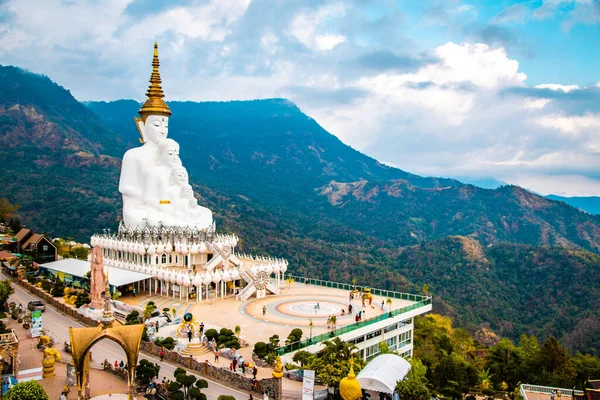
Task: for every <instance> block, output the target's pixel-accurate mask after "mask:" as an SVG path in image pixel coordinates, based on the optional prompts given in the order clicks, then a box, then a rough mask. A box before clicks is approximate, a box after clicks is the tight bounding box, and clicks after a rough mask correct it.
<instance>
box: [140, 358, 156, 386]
mask: <svg viewBox="0 0 600 400" xmlns="http://www.w3.org/2000/svg"><path fill="white" fill-rule="evenodd" d="M158 371H160V366H159V365H157V364H154V363H152V362H150V361H148V360H146V359H145V358H144V359H141V360H140V362H139V364H138V365H137V367H135V379H137V381H138V382H139V383H141V384H142V385H147V384H148V383H150V381H151V380H152V378H154V377H155V376H158Z"/></svg>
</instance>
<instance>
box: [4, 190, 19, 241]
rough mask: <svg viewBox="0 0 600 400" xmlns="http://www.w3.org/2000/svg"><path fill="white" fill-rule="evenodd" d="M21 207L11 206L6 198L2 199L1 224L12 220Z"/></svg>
mask: <svg viewBox="0 0 600 400" xmlns="http://www.w3.org/2000/svg"><path fill="white" fill-rule="evenodd" d="M19 207H20V206H19V205H17V204H11V203H10V201H8V199H7V198H6V197H2V198H0V222H6V221H8V220H9V219H11V218H12V217H13V216H14V215H15V213H16V212H17V210H18V209H19ZM15 233H16V232H15Z"/></svg>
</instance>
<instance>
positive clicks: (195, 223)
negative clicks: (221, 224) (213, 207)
mask: <svg viewBox="0 0 600 400" xmlns="http://www.w3.org/2000/svg"><path fill="white" fill-rule="evenodd" d="M181 200H183V201H184V204H183V209H184V210H185V215H186V223H187V225H189V226H192V227H194V228H197V229H206V228H208V227H209V226H211V225H212V223H213V217H212V211H210V210H209V209H208V208H206V207H202V206H200V205H198V200H197V199H196V197H195V196H194V189H192V186H191V185H186V186H184V187H183V188H182V191H181Z"/></svg>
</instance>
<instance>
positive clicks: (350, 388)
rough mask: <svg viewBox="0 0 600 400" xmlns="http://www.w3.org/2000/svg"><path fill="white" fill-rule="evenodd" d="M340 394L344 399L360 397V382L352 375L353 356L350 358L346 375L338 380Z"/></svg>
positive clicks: (356, 399) (355, 399) (351, 399)
mask: <svg viewBox="0 0 600 400" xmlns="http://www.w3.org/2000/svg"><path fill="white" fill-rule="evenodd" d="M340 396H342V399H344V400H358V399H360V398H362V389H361V387H360V383H358V380H356V375H354V358H351V359H350V372H348V376H347V377H345V378H344V379H342V380H341V381H340Z"/></svg>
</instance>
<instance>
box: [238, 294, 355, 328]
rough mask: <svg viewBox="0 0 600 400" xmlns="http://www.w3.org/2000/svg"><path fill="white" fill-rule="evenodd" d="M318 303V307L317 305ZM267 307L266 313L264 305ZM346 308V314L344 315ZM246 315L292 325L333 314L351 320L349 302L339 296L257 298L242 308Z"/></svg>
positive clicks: (319, 319) (318, 319)
mask: <svg viewBox="0 0 600 400" xmlns="http://www.w3.org/2000/svg"><path fill="white" fill-rule="evenodd" d="M317 304H318V307H317ZM263 306H264V307H265V309H266V310H265V314H264V315H263V313H262V307H263ZM342 310H344V315H342ZM241 311H243V312H244V313H245V314H246V315H248V316H251V317H253V318H256V319H260V320H265V321H270V322H276V321H280V322H281V323H286V324H292V325H308V324H309V320H314V321H315V323H316V321H323V322H322V323H325V320H327V318H329V317H330V316H331V315H336V316H337V318H338V321H340V318H342V319H345V318H348V319H349V320H350V319H352V316H350V315H348V302H347V301H346V300H345V299H343V298H341V297H337V296H308V295H307V296H281V295H280V296H277V297H268V298H264V299H256V300H253V301H250V302H248V303H247V304H246V305H244V306H243V307H242V309H241Z"/></svg>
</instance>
